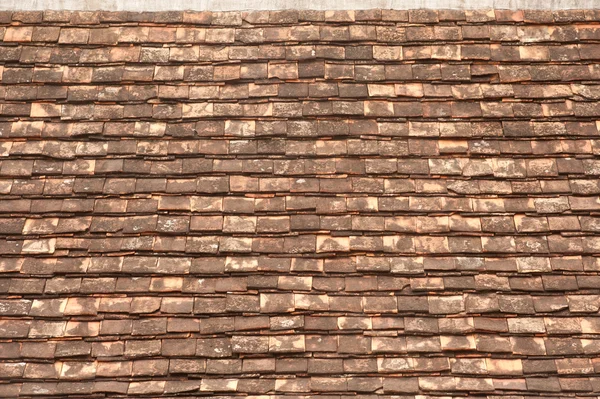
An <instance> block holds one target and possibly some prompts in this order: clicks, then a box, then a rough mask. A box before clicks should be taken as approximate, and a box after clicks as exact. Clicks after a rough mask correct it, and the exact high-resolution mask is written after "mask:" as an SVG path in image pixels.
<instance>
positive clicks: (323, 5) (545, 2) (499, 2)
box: [0, 0, 600, 11]
mask: <svg viewBox="0 0 600 399" xmlns="http://www.w3.org/2000/svg"><path fill="white" fill-rule="evenodd" d="M374 8H381V9H395V10H409V9H420V8H427V9H463V10H464V9H487V8H489V9H510V10H518V9H522V10H525V9H531V10H565V9H594V8H600V0H344V1H340V0H319V1H314V0H167V1H165V0H0V10H22V11H28V10H81V11H91V10H105V11H183V10H194V11H244V10H284V9H296V10H367V9H374Z"/></svg>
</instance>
